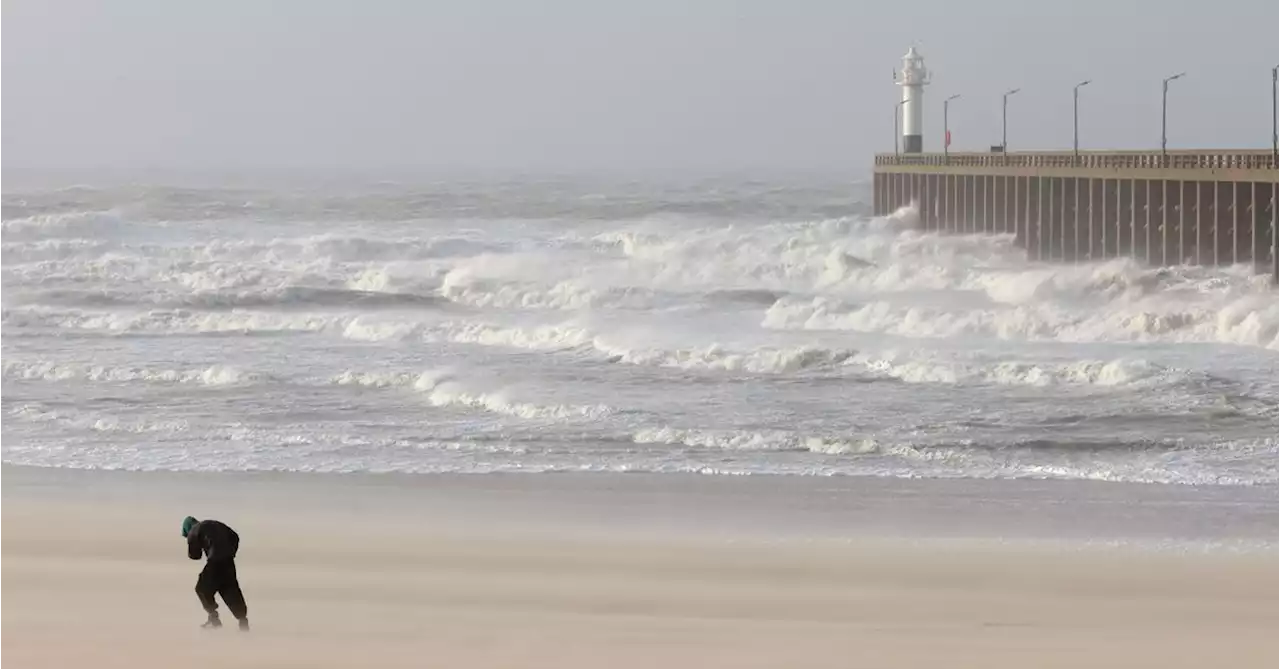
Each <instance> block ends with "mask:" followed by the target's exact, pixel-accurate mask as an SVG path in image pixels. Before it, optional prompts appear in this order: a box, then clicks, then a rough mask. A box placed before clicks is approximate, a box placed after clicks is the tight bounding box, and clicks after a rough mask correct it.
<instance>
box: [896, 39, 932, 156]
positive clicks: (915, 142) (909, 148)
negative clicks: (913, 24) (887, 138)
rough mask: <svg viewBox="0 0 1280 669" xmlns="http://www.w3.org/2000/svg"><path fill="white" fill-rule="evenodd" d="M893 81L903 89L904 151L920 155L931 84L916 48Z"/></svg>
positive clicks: (912, 50)
mask: <svg viewBox="0 0 1280 669" xmlns="http://www.w3.org/2000/svg"><path fill="white" fill-rule="evenodd" d="M893 80H894V81H895V82H897V84H898V85H899V86H901V87H902V103H901V107H902V151H903V153H920V152H921V151H923V150H924V87H925V85H926V84H928V83H929V70H927V69H925V66H924V57H923V56H921V55H920V54H919V53H916V48H915V47H911V48H910V49H908V50H907V55H905V56H903V57H902V69H901V70H898V71H896V72H894V73H893Z"/></svg>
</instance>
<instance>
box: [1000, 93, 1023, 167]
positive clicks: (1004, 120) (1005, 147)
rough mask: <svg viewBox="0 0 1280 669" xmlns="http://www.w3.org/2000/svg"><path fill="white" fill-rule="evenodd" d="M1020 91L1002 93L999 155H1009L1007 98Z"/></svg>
mask: <svg viewBox="0 0 1280 669" xmlns="http://www.w3.org/2000/svg"><path fill="white" fill-rule="evenodd" d="M1020 90H1022V89H1021V88H1015V89H1013V90H1010V91H1005V92H1004V97H1003V98H1002V100H1001V105H1000V153H1002V154H1005V155H1008V153H1009V96H1010V95H1013V94H1014V93H1017V92H1018V91H1020Z"/></svg>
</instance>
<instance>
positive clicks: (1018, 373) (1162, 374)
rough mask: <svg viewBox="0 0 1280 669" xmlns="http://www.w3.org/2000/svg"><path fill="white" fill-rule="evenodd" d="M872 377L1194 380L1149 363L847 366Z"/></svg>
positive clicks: (891, 358) (1019, 381)
mask: <svg viewBox="0 0 1280 669" xmlns="http://www.w3.org/2000/svg"><path fill="white" fill-rule="evenodd" d="M846 364H847V365H850V366H857V367H860V368H864V369H866V370H867V371H868V372H870V373H873V374H877V375H880V376H884V377H887V378H893V379H898V380H900V381H904V382H906V383H941V384H973V383H986V384H995V385H1006V386H1038V387H1049V386H1064V385H1087V386H1126V387H1130V386H1144V385H1145V386H1155V385H1160V384H1180V383H1186V382H1189V381H1192V380H1193V375H1192V374H1191V373H1190V372H1188V371H1186V370H1180V369H1170V368H1167V367H1163V366H1160V365H1156V364H1153V363H1151V362H1148V361H1146V360H1141V359H1129V358H1121V359H1117V360H1076V361H1072V362H1063V363H1036V362H1024V361H994V362H987V363H980V364H973V363H964V362H954V361H953V362H942V361H937V360H930V359H927V358H926V359H920V358H914V357H911V356H907V355H903V354H900V353H898V352H896V351H887V352H884V353H880V354H867V353H859V354H856V355H854V356H851V357H850V358H849V360H848V361H847V363H846Z"/></svg>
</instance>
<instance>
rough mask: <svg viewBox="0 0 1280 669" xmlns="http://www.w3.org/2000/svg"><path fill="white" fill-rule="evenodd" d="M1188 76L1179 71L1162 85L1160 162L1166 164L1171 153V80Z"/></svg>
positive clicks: (1166, 78)
mask: <svg viewBox="0 0 1280 669" xmlns="http://www.w3.org/2000/svg"><path fill="white" fill-rule="evenodd" d="M1185 76H1187V73H1186V72H1179V73H1177V74H1175V75H1173V76H1172V77H1165V78H1164V81H1163V82H1162V83H1161V87H1160V164H1161V165H1164V164H1165V162H1166V160H1167V159H1168V155H1169V82H1170V81H1173V80H1174V79H1181V78H1183V77H1185Z"/></svg>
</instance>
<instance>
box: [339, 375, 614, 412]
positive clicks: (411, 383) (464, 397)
mask: <svg viewBox="0 0 1280 669" xmlns="http://www.w3.org/2000/svg"><path fill="white" fill-rule="evenodd" d="M330 382H331V383H333V384H336V385H349V386H361V387H371V388H393V387H408V388H412V389H413V390H415V391H417V392H420V393H422V394H423V395H425V396H426V398H427V402H429V403H430V404H431V405H432V406H436V407H456V408H464V409H479V410H482V411H487V412H491V413H496V414H502V415H506V416H513V417H516V418H523V419H529V420H556V421H566V420H598V419H601V418H604V417H606V416H610V415H613V414H615V413H617V410H616V409H614V408H613V407H610V406H607V405H604V404H594V405H575V404H553V405H543V404H535V403H532V402H524V401H520V400H517V399H515V398H513V397H512V393H513V391H512V390H510V389H504V390H498V391H480V390H475V389H472V388H468V387H467V385H466V384H465V383H464V382H462V381H460V380H458V379H457V378H456V376H455V374H454V372H452V371H448V370H430V371H426V372H422V373H420V374H416V375H415V374H405V373H400V372H387V373H377V372H374V373H370V372H357V371H354V370H348V371H345V372H343V373H341V374H338V375H336V376H334V377H333V378H332V379H330Z"/></svg>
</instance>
